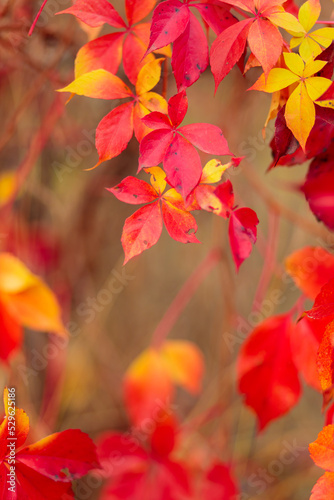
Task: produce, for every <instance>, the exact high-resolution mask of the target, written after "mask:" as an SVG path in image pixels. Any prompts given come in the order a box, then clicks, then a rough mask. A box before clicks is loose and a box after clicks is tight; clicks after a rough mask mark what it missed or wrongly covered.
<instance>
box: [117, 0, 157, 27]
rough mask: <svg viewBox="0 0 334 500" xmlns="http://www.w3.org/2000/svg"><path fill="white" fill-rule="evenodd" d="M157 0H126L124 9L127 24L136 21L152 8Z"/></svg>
mask: <svg viewBox="0 0 334 500" xmlns="http://www.w3.org/2000/svg"><path fill="white" fill-rule="evenodd" d="M156 3H157V0H126V1H125V11H126V17H127V20H128V21H129V25H130V26H131V25H132V24H135V23H138V22H139V21H141V20H142V19H144V17H146V16H147V15H148V14H149V13H150V12H151V10H152V9H153V8H154V6H155V4H156Z"/></svg>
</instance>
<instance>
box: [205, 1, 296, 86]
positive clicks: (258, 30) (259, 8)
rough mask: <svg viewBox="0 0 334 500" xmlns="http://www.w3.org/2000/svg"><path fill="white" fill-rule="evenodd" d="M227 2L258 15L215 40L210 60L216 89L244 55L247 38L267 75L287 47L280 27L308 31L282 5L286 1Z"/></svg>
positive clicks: (237, 24) (240, 23)
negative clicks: (284, 45)
mask: <svg viewBox="0 0 334 500" xmlns="http://www.w3.org/2000/svg"><path fill="white" fill-rule="evenodd" d="M226 3H228V4H230V5H231V6H236V7H238V8H241V9H243V10H245V11H246V12H249V13H251V14H253V15H254V17H248V16H247V19H244V20H242V21H239V22H238V23H236V24H233V25H232V26H229V27H228V28H227V29H225V30H224V31H223V32H222V33H221V34H220V35H219V36H218V37H217V38H216V40H215V41H214V42H213V44H212V47H211V53H210V63H211V69H212V73H213V76H214V79H215V85H216V90H217V88H218V85H219V84H220V82H221V81H222V80H223V79H224V78H225V76H226V75H227V74H228V73H229V72H230V71H231V69H232V68H233V67H234V66H235V64H237V62H238V61H239V59H240V58H241V56H242V54H243V53H244V50H245V47H246V42H247V41H248V44H249V47H250V49H251V51H252V54H253V56H254V57H255V58H256V59H257V61H258V62H259V63H260V65H261V66H262V68H263V71H264V73H265V76H266V77H267V76H268V74H269V72H270V70H271V69H272V68H273V67H274V66H275V64H276V63H277V60H278V58H279V56H280V55H281V52H282V48H283V38H282V35H281V33H280V32H279V30H278V27H282V28H284V29H286V30H290V31H294V32H295V31H297V32H301V33H304V28H303V27H302V25H301V24H300V23H299V22H298V21H297V19H296V18H295V17H294V16H293V15H292V14H290V13H288V12H285V11H284V8H283V7H282V6H281V5H280V4H281V3H282V2H277V1H275V0H273V1H262V2H261V1H260V2H255V1H252V0H250V1H244V2H242V1H240V2H238V1H236V0H229V1H227V2H226Z"/></svg>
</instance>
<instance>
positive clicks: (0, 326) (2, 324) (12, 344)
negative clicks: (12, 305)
mask: <svg viewBox="0 0 334 500" xmlns="http://www.w3.org/2000/svg"><path fill="white" fill-rule="evenodd" d="M0 332H1V345H0V360H2V361H7V360H8V358H9V356H10V355H11V354H12V353H13V351H15V350H16V349H18V348H20V347H21V344H22V338H23V334H22V327H21V325H20V324H19V323H18V322H17V321H15V319H14V318H13V317H12V316H10V315H9V314H8V312H7V308H6V307H5V306H4V305H3V304H2V302H1V300H0Z"/></svg>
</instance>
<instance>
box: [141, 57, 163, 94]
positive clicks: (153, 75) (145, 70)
mask: <svg viewBox="0 0 334 500" xmlns="http://www.w3.org/2000/svg"><path fill="white" fill-rule="evenodd" d="M163 61H164V58H160V59H154V61H152V62H149V63H147V64H145V66H143V67H142V68H141V70H140V71H139V74H138V78H137V83H136V93H137V95H138V96H140V95H142V94H144V93H145V92H149V91H150V90H152V89H153V87H155V86H156V85H157V83H158V82H159V80H160V76H161V64H162V62H163Z"/></svg>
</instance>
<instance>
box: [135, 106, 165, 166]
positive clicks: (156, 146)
mask: <svg viewBox="0 0 334 500" xmlns="http://www.w3.org/2000/svg"><path fill="white" fill-rule="evenodd" d="M148 116H149V115H148ZM145 118H146V117H145ZM145 118H143V122H144V123H145ZM172 138H173V133H172V132H171V130H154V131H153V132H150V133H149V134H147V135H146V136H145V137H144V139H143V140H142V141H141V143H140V149H139V150H140V157H139V170H140V169H142V168H143V167H154V166H155V165H159V163H161V162H162V161H163V159H164V157H165V154H166V150H167V148H168V146H169V144H170V142H171V140H172Z"/></svg>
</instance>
